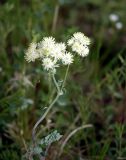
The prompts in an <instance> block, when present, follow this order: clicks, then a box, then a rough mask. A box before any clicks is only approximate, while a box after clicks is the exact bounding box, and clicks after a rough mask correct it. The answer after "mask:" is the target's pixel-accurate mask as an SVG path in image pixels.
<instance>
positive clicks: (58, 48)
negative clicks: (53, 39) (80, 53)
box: [50, 43, 66, 60]
mask: <svg viewBox="0 0 126 160" xmlns="http://www.w3.org/2000/svg"><path fill="white" fill-rule="evenodd" d="M65 51H66V45H65V43H56V44H55V47H54V48H53V50H52V54H51V55H50V56H51V57H53V58H54V59H55V60H60V59H62V56H63V55H64V53H65Z"/></svg>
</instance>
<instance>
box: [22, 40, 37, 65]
mask: <svg viewBox="0 0 126 160" xmlns="http://www.w3.org/2000/svg"><path fill="white" fill-rule="evenodd" d="M36 47H37V44H36V43H31V44H30V46H29V48H28V50H27V52H26V53H25V59H26V61H28V62H34V61H35V60H36V59H37V58H39V54H38V52H37V50H36Z"/></svg>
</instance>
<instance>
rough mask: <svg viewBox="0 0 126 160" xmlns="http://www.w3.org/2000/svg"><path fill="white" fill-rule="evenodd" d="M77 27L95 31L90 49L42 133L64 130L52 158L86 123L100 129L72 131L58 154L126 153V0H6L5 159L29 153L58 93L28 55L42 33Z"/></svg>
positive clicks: (0, 109)
mask: <svg viewBox="0 0 126 160" xmlns="http://www.w3.org/2000/svg"><path fill="white" fill-rule="evenodd" d="M78 31H79V32H83V33H84V34H85V35H86V36H88V37H90V39H91V47H90V55H89V56H88V57H87V58H84V59H81V58H80V59H79V58H76V61H75V62H74V63H73V64H72V66H71V68H70V71H69V76H68V79H67V82H66V91H65V94H64V95H63V96H62V97H61V98H60V99H59V100H58V102H57V103H56V104H55V106H54V107H53V109H52V110H51V112H50V113H49V114H48V116H47V117H46V119H45V120H44V122H43V123H42V124H41V126H40V133H38V134H39V136H40V137H43V136H45V135H47V134H49V133H50V132H51V131H52V130H54V129H57V130H58V131H59V132H60V133H61V134H62V135H63V138H62V139H61V141H60V142H56V143H53V144H52V145H51V147H50V149H49V154H48V157H47V159H48V160H55V159H56V155H57V153H58V152H59V148H60V146H61V144H62V141H63V140H64V139H65V137H67V135H69V133H71V131H73V130H74V129H76V128H78V127H79V126H82V125H84V124H92V125H93V127H92V128H87V129H84V130H81V131H79V132H77V133H76V134H75V135H74V136H73V137H71V139H70V140H69V141H68V143H67V144H66V146H65V147H64V150H63V152H62V154H61V156H60V158H58V159H60V160H115V159H125V158H126V140H125V139H126V47H125V44H126V0H0V160H20V159H23V155H24V154H25V153H26V148H27V147H28V146H29V145H30V141H31V130H32V127H33V125H34V124H35V122H36V121H37V119H38V118H39V117H40V116H41V114H42V113H44V112H45V109H44V108H45V107H46V106H47V104H49V103H50V101H51V100H52V95H53V94H54V93H53V94H52V88H53V84H52V83H51V81H50V79H49V77H48V75H47V74H45V72H44V71H43V69H42V66H41V65H40V64H37V63H29V64H28V63H27V62H26V61H25V59H24V54H25V51H26V49H27V48H28V45H29V43H30V42H32V41H39V40H41V39H42V37H43V36H55V37H56V38H57V39H58V40H59V41H67V39H68V38H69V37H70V36H71V35H72V34H73V33H74V32H78ZM65 69H66V68H65V67H64V68H61V69H60V70H58V74H57V79H59V80H62V78H63V75H64V73H65ZM48 84H49V85H48Z"/></svg>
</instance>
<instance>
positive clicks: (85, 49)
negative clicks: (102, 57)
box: [78, 46, 89, 57]
mask: <svg viewBox="0 0 126 160" xmlns="http://www.w3.org/2000/svg"><path fill="white" fill-rule="evenodd" d="M78 54H79V55H80V56H82V57H86V56H87V55H88V54H89V48H88V47H86V46H83V49H82V50H81V52H78Z"/></svg>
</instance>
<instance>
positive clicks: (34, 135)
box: [32, 65, 69, 147]
mask: <svg viewBox="0 0 126 160" xmlns="http://www.w3.org/2000/svg"><path fill="white" fill-rule="evenodd" d="M68 70H69V65H68V67H67V69H66V73H65V77H64V80H63V83H62V86H61V88H59V85H58V83H57V81H56V79H55V76H54V74H53V75H52V78H53V82H54V84H55V87H56V89H57V95H56V97H55V98H54V100H53V101H52V103H51V104H50V105H49V107H48V108H47V110H46V111H45V113H44V114H43V115H42V116H41V117H40V119H39V120H38V121H37V122H36V124H35V125H34V127H33V129H32V141H33V147H36V145H37V144H36V129H37V127H38V126H39V124H40V123H41V122H42V121H43V120H44V118H45V117H46V116H47V114H48V113H49V111H50V110H51V108H52V107H53V105H54V104H55V103H56V102H57V100H58V99H59V97H60V96H61V95H62V89H63V88H64V85H65V82H66V78H67V74H68Z"/></svg>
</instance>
